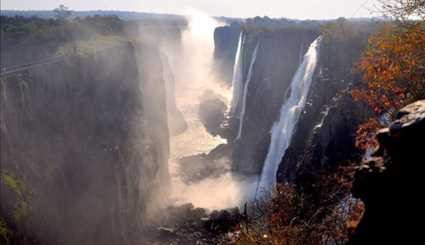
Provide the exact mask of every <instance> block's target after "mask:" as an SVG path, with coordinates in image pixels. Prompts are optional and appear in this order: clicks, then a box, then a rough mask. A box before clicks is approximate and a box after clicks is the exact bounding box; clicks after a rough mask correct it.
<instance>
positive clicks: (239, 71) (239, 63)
mask: <svg viewBox="0 0 425 245" xmlns="http://www.w3.org/2000/svg"><path fill="white" fill-rule="evenodd" d="M244 42H245V35H244V32H243V31H242V32H241V34H240V35H239V42H238V49H237V51H236V56H235V65H234V66H233V78H232V90H233V96H232V103H231V105H230V111H229V115H230V116H233V115H234V114H235V112H236V107H237V106H238V103H239V98H240V97H241V93H242V79H243V46H244Z"/></svg>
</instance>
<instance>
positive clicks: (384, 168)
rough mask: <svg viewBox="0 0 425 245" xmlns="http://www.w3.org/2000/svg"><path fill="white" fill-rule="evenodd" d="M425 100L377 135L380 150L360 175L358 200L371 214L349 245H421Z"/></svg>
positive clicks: (356, 187)
mask: <svg viewBox="0 0 425 245" xmlns="http://www.w3.org/2000/svg"><path fill="white" fill-rule="evenodd" d="M424 137H425V100H422V101H417V102H415V103H413V104H411V105H408V106H407V107H405V108H403V109H402V110H400V112H399V113H398V115H397V120H395V121H394V122H393V123H392V124H391V125H390V126H389V127H388V128H386V129H383V130H380V131H379V132H378V136H377V139H378V141H379V144H380V147H379V149H377V151H376V152H375V153H374V158H372V159H370V160H369V161H368V162H366V163H364V166H363V167H362V168H361V169H360V170H358V171H357V173H356V175H355V181H354V184H353V195H354V196H355V197H357V198H360V199H361V200H362V201H363V202H364V204H365V207H366V211H365V213H364V215H363V218H362V220H361V222H360V224H359V225H358V227H357V230H356V231H355V233H354V235H353V237H352V238H351V240H350V242H349V244H352V245H354V244H416V243H418V241H419V243H420V241H421V240H423V234H422V229H421V228H422V226H421V225H420V223H419V222H420V217H422V215H423V206H424V201H423V198H422V196H421V195H420V194H419V193H422V191H423V188H422V187H423V183H422V177H421V175H422V174H423V172H424V163H425V156H424V153H423V150H424V147H423V143H422V142H423V139H424Z"/></svg>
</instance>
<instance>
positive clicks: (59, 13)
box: [53, 4, 72, 20]
mask: <svg viewBox="0 0 425 245" xmlns="http://www.w3.org/2000/svg"><path fill="white" fill-rule="evenodd" d="M53 12H55V17H56V18H57V19H58V20H66V19H67V18H69V17H70V16H71V14H72V13H71V11H70V10H69V8H68V7H66V6H65V5H63V4H61V5H59V7H58V8H55V9H54V10H53Z"/></svg>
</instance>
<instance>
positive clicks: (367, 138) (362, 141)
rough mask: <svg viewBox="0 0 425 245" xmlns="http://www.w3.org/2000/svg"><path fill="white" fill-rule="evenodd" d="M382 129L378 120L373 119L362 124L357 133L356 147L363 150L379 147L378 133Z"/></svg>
mask: <svg viewBox="0 0 425 245" xmlns="http://www.w3.org/2000/svg"><path fill="white" fill-rule="evenodd" d="M380 127H381V124H380V123H379V121H378V120H377V119H376V118H371V119H369V120H368V121H367V122H365V123H363V124H361V125H360V126H359V128H358V129H357V132H356V147H357V148H359V149H362V150H367V149H368V148H370V147H372V148H375V147H377V146H378V142H377V141H376V138H375V136H376V132H377V130H378V129H379V128H380Z"/></svg>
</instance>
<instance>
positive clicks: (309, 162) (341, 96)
mask: <svg viewBox="0 0 425 245" xmlns="http://www.w3.org/2000/svg"><path fill="white" fill-rule="evenodd" d="M367 38H368V34H367V33H366V34H365V33H360V34H359V33H355V32H354V33H350V34H347V35H343V36H341V35H338V34H335V33H329V34H327V35H326V34H325V36H324V40H323V42H322V45H321V48H320V57H319V62H318V69H317V72H316V75H315V76H314V78H313V82H312V87H311V89H310V93H309V95H308V98H307V104H306V106H305V107H304V109H303V113H302V114H301V117H300V120H299V122H298V125H297V129H296V131H295V132H294V135H293V137H292V143H291V145H290V147H289V148H288V149H287V151H286V153H285V155H284V157H283V159H282V162H281V165H280V170H279V172H278V179H279V181H295V180H296V178H297V177H299V176H301V175H304V174H313V175H317V174H319V172H320V170H324V169H331V168H334V167H337V166H341V165H343V164H344V163H347V162H349V161H356V160H359V158H360V157H361V153H360V152H359V150H358V149H356V147H355V133H356V130H357V128H358V125H359V124H360V123H362V122H364V121H365V120H366V119H368V118H369V116H370V111H369V110H368V109H367V108H366V107H365V106H364V105H362V104H361V103H357V102H354V101H353V99H352V97H351V94H350V91H351V88H352V87H353V86H355V85H356V84H357V83H359V82H361V81H362V77H361V75H360V74H359V73H358V72H356V70H355V65H356V63H357V61H358V59H359V58H360V55H361V54H362V50H363V48H364V47H365V46H366V44H367Z"/></svg>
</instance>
